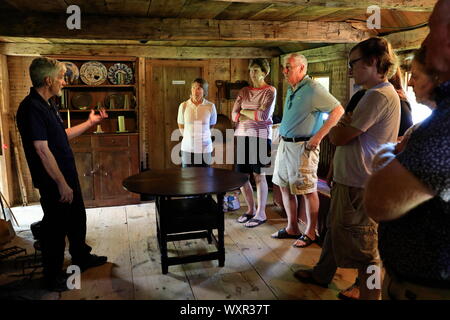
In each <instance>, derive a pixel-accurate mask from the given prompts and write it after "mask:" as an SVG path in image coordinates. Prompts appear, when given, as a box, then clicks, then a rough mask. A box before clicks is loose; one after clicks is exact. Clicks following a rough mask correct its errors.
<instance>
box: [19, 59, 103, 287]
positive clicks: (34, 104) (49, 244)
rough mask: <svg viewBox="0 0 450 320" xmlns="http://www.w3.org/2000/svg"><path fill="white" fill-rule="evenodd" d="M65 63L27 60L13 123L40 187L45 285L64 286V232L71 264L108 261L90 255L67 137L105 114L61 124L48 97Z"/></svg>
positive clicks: (56, 92) (55, 92) (56, 89)
mask: <svg viewBox="0 0 450 320" xmlns="http://www.w3.org/2000/svg"><path fill="white" fill-rule="evenodd" d="M65 72H66V68H65V65H64V64H63V63H61V62H58V61H57V60H54V59H48V58H42V57H40V58H36V59H34V60H33V62H32V63H31V65H30V77H31V81H32V83H33V87H32V88H31V89H30V94H29V95H28V96H27V97H25V99H24V100H23V101H22V103H21V104H20V106H19V109H18V111H17V126H18V128H19V131H20V135H21V137H22V142H23V147H24V151H25V156H26V158H27V162H28V166H29V168H30V172H31V177H32V179H33V184H34V186H35V187H36V188H38V189H39V192H40V195H41V199H40V202H41V206H42V209H43V211H44V217H43V219H42V227H41V229H42V232H41V248H42V257H43V266H44V279H45V282H46V286H47V288H49V289H51V290H57V291H62V290H65V289H67V286H66V282H65V278H66V277H65V275H64V274H63V273H62V268H63V263H64V250H65V237H66V236H67V237H68V239H69V251H70V254H71V256H72V264H74V265H78V266H79V267H80V269H81V270H82V271H84V270H85V269H87V268H90V267H94V266H99V265H101V264H104V263H105V262H106V261H107V258H106V257H104V256H96V255H94V254H90V251H91V249H92V248H91V247H89V246H88V245H87V244H86V242H85V240H86V211H85V208H84V203H83V198H82V195H81V189H80V184H79V181H78V175H77V169H76V166H75V159H74V155H73V153H72V150H71V148H70V145H69V140H70V139H72V138H75V137H77V136H79V135H80V134H82V133H83V132H85V131H86V130H87V129H88V128H90V127H91V126H93V125H96V124H98V123H99V122H100V121H102V120H103V119H104V118H106V117H107V116H108V115H107V114H106V112H105V111H104V110H101V111H100V114H95V112H94V111H91V113H90V115H89V119H88V120H87V121H85V122H83V123H82V124H79V125H77V126H75V127H72V128H68V129H64V125H63V121H62V119H61V117H60V115H59V112H58V110H57V108H56V106H55V105H54V104H53V103H52V102H49V101H50V100H49V99H50V98H51V97H53V96H61V94H62V93H61V89H62V87H63V86H64V85H65V82H64V74H65Z"/></svg>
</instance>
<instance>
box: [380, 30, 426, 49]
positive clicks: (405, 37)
mask: <svg viewBox="0 0 450 320" xmlns="http://www.w3.org/2000/svg"><path fill="white" fill-rule="evenodd" d="M429 31H430V29H429V28H428V27H423V28H418V29H414V30H409V31H403V32H397V33H391V34H389V35H387V36H385V38H386V39H387V40H389V42H390V43H391V44H392V47H393V48H394V49H395V50H399V51H404V50H411V49H418V48H420V45H421V44H422V42H423V40H425V38H426V37H427V35H428V33H429Z"/></svg>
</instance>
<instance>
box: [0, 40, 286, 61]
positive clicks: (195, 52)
mask: <svg viewBox="0 0 450 320" xmlns="http://www.w3.org/2000/svg"><path fill="white" fill-rule="evenodd" d="M280 53H281V52H280V51H279V50H277V49H265V48H262V49H261V48H249V47H245V48H241V47H222V48H213V47H163V46H153V47H149V46H138V45H94V44H89V45H87V44H49V43H0V54H4V55H10V56H14V55H20V56H36V55H54V54H58V55H92V56H108V55H120V56H139V57H148V58H167V59H212V58H230V57H233V58H235V59H250V58H271V57H275V56H278V55H280Z"/></svg>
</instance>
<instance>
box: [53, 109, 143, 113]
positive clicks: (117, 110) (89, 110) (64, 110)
mask: <svg viewBox="0 0 450 320" xmlns="http://www.w3.org/2000/svg"><path fill="white" fill-rule="evenodd" d="M91 110H94V111H98V110H97V109H91V108H89V109H86V110H72V109H70V112H91ZM67 111H68V110H67V109H60V110H59V112H67ZM105 111H106V112H135V111H137V108H133V109H105Z"/></svg>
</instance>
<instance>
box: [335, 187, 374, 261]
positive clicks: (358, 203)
mask: <svg viewBox="0 0 450 320" xmlns="http://www.w3.org/2000/svg"><path fill="white" fill-rule="evenodd" d="M363 194H364V189H361V188H354V187H349V186H345V185H342V184H339V183H334V184H333V187H332V189H331V204H330V212H329V214H328V219H327V224H328V228H329V230H330V231H331V243H332V245H333V251H334V258H335V260H336V264H337V266H338V267H340V268H358V269H359V268H363V267H366V266H368V265H370V264H379V263H380V256H379V253H378V232H377V229H378V224H377V223H376V222H375V221H374V220H372V219H371V218H369V217H368V216H367V215H366V213H365V211H364V205H363Z"/></svg>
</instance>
